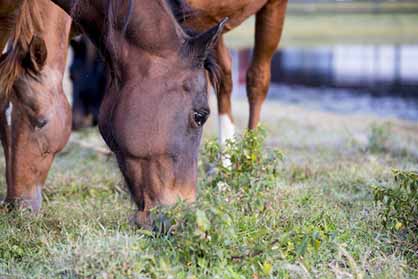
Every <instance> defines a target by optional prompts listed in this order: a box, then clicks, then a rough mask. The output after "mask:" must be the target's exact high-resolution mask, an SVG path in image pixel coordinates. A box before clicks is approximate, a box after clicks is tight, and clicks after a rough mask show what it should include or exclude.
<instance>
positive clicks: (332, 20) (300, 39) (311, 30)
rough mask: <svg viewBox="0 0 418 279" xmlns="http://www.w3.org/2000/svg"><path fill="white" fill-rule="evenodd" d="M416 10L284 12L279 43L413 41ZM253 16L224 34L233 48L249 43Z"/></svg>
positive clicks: (417, 21) (417, 39)
mask: <svg viewBox="0 0 418 279" xmlns="http://www.w3.org/2000/svg"><path fill="white" fill-rule="evenodd" d="M416 30H418V16H417V14H367V13H365V14H339V13H337V14H335V13H330V14H301V15H297V14H288V15H287V17H286V21H285V27H284V32H283V37H282V40H281V43H280V45H281V46H283V47H289V46H316V45H327V44H328V45H333V44H416V43H418V32H416ZM253 38H254V18H253V17H252V18H250V19H248V20H247V21H245V22H244V23H243V24H242V25H241V26H239V27H238V28H236V29H234V30H233V31H231V32H230V33H228V34H227V35H226V40H227V44H228V46H230V47H233V48H248V47H252V46H253V41H254V40H253Z"/></svg>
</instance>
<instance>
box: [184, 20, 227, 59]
mask: <svg viewBox="0 0 418 279" xmlns="http://www.w3.org/2000/svg"><path fill="white" fill-rule="evenodd" d="M228 20H229V18H228V17H226V18H224V19H222V20H221V21H220V22H219V23H218V24H217V25H215V26H214V27H212V28H211V29H209V30H208V31H206V32H204V33H201V34H199V35H197V36H195V37H193V38H192V39H190V41H189V46H190V47H191V49H193V50H194V53H197V54H198V59H199V60H200V61H201V62H204V61H205V60H206V58H207V57H208V54H209V51H210V50H211V49H213V48H214V46H215V44H216V42H217V41H218V39H219V37H220V36H221V35H222V31H223V29H224V27H225V24H226V22H227V21H228Z"/></svg>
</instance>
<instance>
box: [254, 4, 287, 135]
mask: <svg viewBox="0 0 418 279" xmlns="http://www.w3.org/2000/svg"><path fill="white" fill-rule="evenodd" d="M286 6H287V0H270V1H269V2H268V3H267V4H266V5H265V6H264V7H263V8H262V9H261V10H260V11H259V12H258V13H257V14H256V27H255V49H254V56H253V61H252V63H251V66H250V68H249V70H248V72H247V96H248V102H249V106H250V120H249V123H248V128H249V129H254V128H256V127H257V124H258V122H259V121H260V112H261V106H262V104H263V102H264V99H265V98H266V95H267V91H268V88H269V83H270V75H271V73H270V66H271V59H272V57H273V54H274V51H275V50H276V48H277V46H278V44H279V41H280V37H281V34H282V30H283V24H284V17H285V12H286Z"/></svg>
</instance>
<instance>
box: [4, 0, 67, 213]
mask: <svg viewBox="0 0 418 279" xmlns="http://www.w3.org/2000/svg"><path fill="white" fill-rule="evenodd" d="M0 26H1V28H0V48H1V49H3V47H4V44H5V43H6V40H9V43H8V48H7V52H6V53H5V54H3V55H2V56H1V58H0V109H1V113H0V137H1V141H2V144H3V149H4V154H5V159H6V181H7V196H6V200H5V201H6V202H7V203H12V204H17V205H19V206H23V207H28V208H31V209H32V210H34V211H35V212H36V211H38V210H39V208H40V207H41V200H42V197H41V189H42V186H43V184H44V182H45V180H46V177H47V175H48V171H49V169H50V167H51V164H52V161H53V159H54V157H55V154H56V153H57V152H59V151H60V150H61V149H62V148H63V147H64V145H65V144H66V142H67V141H68V138H69V135H70V132H71V110H70V106H69V103H68V101H67V99H66V97H65V96H64V93H63V89H62V79H63V74H64V68H65V62H66V54H67V48H68V36H69V31H70V27H71V18H70V17H69V16H67V15H66V14H65V13H64V12H63V11H62V10H61V9H60V8H58V7H57V6H56V5H54V4H53V3H52V2H50V1H49V0H18V1H16V0H0Z"/></svg>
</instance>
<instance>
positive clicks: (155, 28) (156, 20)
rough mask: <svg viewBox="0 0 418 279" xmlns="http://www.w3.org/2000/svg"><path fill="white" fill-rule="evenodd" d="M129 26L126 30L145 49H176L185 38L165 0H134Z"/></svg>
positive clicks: (155, 50) (156, 50)
mask: <svg viewBox="0 0 418 279" xmlns="http://www.w3.org/2000/svg"><path fill="white" fill-rule="evenodd" d="M129 26H131V29H129V27H128V31H129V32H130V33H132V34H133V38H134V39H135V41H136V42H139V45H140V46H141V47H142V48H143V49H144V50H146V51H147V50H150V49H151V50H152V51H154V52H158V51H159V50H160V51H167V50H175V51H177V50H178V49H179V48H180V46H181V45H182V44H183V42H184V40H185V38H186V35H185V33H184V32H183V29H182V28H181V27H180V25H179V24H178V23H177V21H176V19H175V18H174V16H173V14H172V13H171V10H170V8H169V6H168V4H167V3H166V0H156V1H149V0H138V1H136V2H135V7H134V10H133V13H132V15H131V19H130V22H129ZM138 27H139V29H138ZM135 29H137V31H136V30H135Z"/></svg>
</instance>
